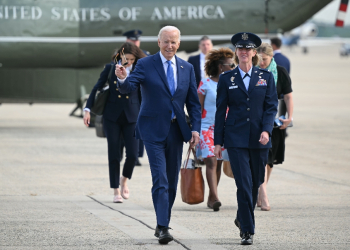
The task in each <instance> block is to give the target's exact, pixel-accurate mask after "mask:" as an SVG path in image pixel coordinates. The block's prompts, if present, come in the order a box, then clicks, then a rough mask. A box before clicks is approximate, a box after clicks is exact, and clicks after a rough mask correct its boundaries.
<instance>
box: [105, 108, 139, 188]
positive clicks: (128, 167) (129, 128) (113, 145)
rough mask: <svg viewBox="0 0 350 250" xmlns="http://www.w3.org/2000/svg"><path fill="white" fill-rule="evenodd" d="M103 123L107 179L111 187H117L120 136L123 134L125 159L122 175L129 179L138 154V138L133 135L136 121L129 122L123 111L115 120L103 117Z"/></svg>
mask: <svg viewBox="0 0 350 250" xmlns="http://www.w3.org/2000/svg"><path fill="white" fill-rule="evenodd" d="M103 125H104V128H105V133H106V137H107V143H108V165H109V181H110V186H111V188H119V178H120V159H121V153H120V136H121V134H122V135H123V138H124V143H125V150H126V159H125V163H124V168H123V176H124V177H127V178H129V179H131V176H132V172H133V170H134V167H135V161H136V159H137V154H138V150H139V149H138V148H139V145H138V140H136V139H135V137H134V131H135V125H136V123H135V122H133V123H129V122H128V120H127V118H126V116H125V113H124V112H123V113H122V114H121V115H120V116H119V117H118V120H117V121H116V122H113V121H110V120H108V119H104V121H103Z"/></svg>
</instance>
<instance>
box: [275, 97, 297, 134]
mask: <svg viewBox="0 0 350 250" xmlns="http://www.w3.org/2000/svg"><path fill="white" fill-rule="evenodd" d="M286 113H287V106H286V103H285V102H284V99H278V107H277V113H276V117H275V121H274V123H273V127H274V128H279V127H280V126H282V124H283V123H282V122H281V121H280V120H279V118H282V119H286V117H285V115H286ZM291 127H293V121H291V122H290V123H289V124H288V126H287V128H291Z"/></svg>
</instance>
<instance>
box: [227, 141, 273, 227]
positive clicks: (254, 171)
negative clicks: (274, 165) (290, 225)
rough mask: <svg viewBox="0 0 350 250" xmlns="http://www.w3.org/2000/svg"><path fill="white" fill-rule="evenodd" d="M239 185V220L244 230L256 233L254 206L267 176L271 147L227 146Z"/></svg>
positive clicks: (233, 171)
mask: <svg viewBox="0 0 350 250" xmlns="http://www.w3.org/2000/svg"><path fill="white" fill-rule="evenodd" d="M227 152H228V155H229V158H230V163H231V168H232V173H233V175H234V177H235V181H236V186H237V203H238V210H237V220H238V221H239V222H240V224H241V229H242V231H243V232H244V233H245V232H249V233H251V234H254V230H255V219H254V208H255V205H256V201H257V199H258V190H259V187H260V185H261V184H262V183H264V178H265V166H266V163H267V158H268V152H269V149H268V148H266V149H248V148H227Z"/></svg>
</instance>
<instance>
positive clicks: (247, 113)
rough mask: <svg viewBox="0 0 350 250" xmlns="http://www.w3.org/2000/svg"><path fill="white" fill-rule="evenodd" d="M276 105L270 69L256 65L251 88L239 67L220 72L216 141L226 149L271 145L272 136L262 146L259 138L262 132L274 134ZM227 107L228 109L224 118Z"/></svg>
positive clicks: (273, 82) (215, 130)
mask: <svg viewBox="0 0 350 250" xmlns="http://www.w3.org/2000/svg"><path fill="white" fill-rule="evenodd" d="M259 76H260V77H261V78H259ZM258 82H259V84H260V85H259V84H258ZM277 105H278V99H277V92H276V87H275V81H274V78H273V75H272V73H271V72H269V71H267V70H265V69H259V68H257V67H253V69H252V76H251V79H250V82H249V88H248V91H247V90H246V88H245V86H244V83H243V80H242V77H241V74H240V72H239V69H238V67H237V68H235V69H233V70H231V71H227V72H225V73H224V74H222V75H220V79H219V83H218V87H217V97H216V114H215V128H214V144H215V145H221V146H222V145H224V147H225V148H228V147H238V148H251V149H253V148H270V147H271V139H270V141H269V142H268V143H267V144H266V145H262V144H261V143H260V142H259V139H260V135H261V133H262V132H263V131H267V132H268V133H269V134H270V136H271V133H272V128H273V122H274V119H275V115H276V113H277ZM227 107H229V112H228V114H227V118H226V121H225V117H226V109H227Z"/></svg>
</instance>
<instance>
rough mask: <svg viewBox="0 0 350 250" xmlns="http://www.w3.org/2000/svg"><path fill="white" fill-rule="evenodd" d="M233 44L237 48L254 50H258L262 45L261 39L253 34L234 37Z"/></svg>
mask: <svg viewBox="0 0 350 250" xmlns="http://www.w3.org/2000/svg"><path fill="white" fill-rule="evenodd" d="M231 43H232V44H233V45H234V46H235V47H236V48H247V49H252V48H257V47H259V46H260V45H261V39H260V37H258V36H257V35H255V34H253V33H249V32H240V33H237V34H234V35H233V36H232V38H231Z"/></svg>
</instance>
